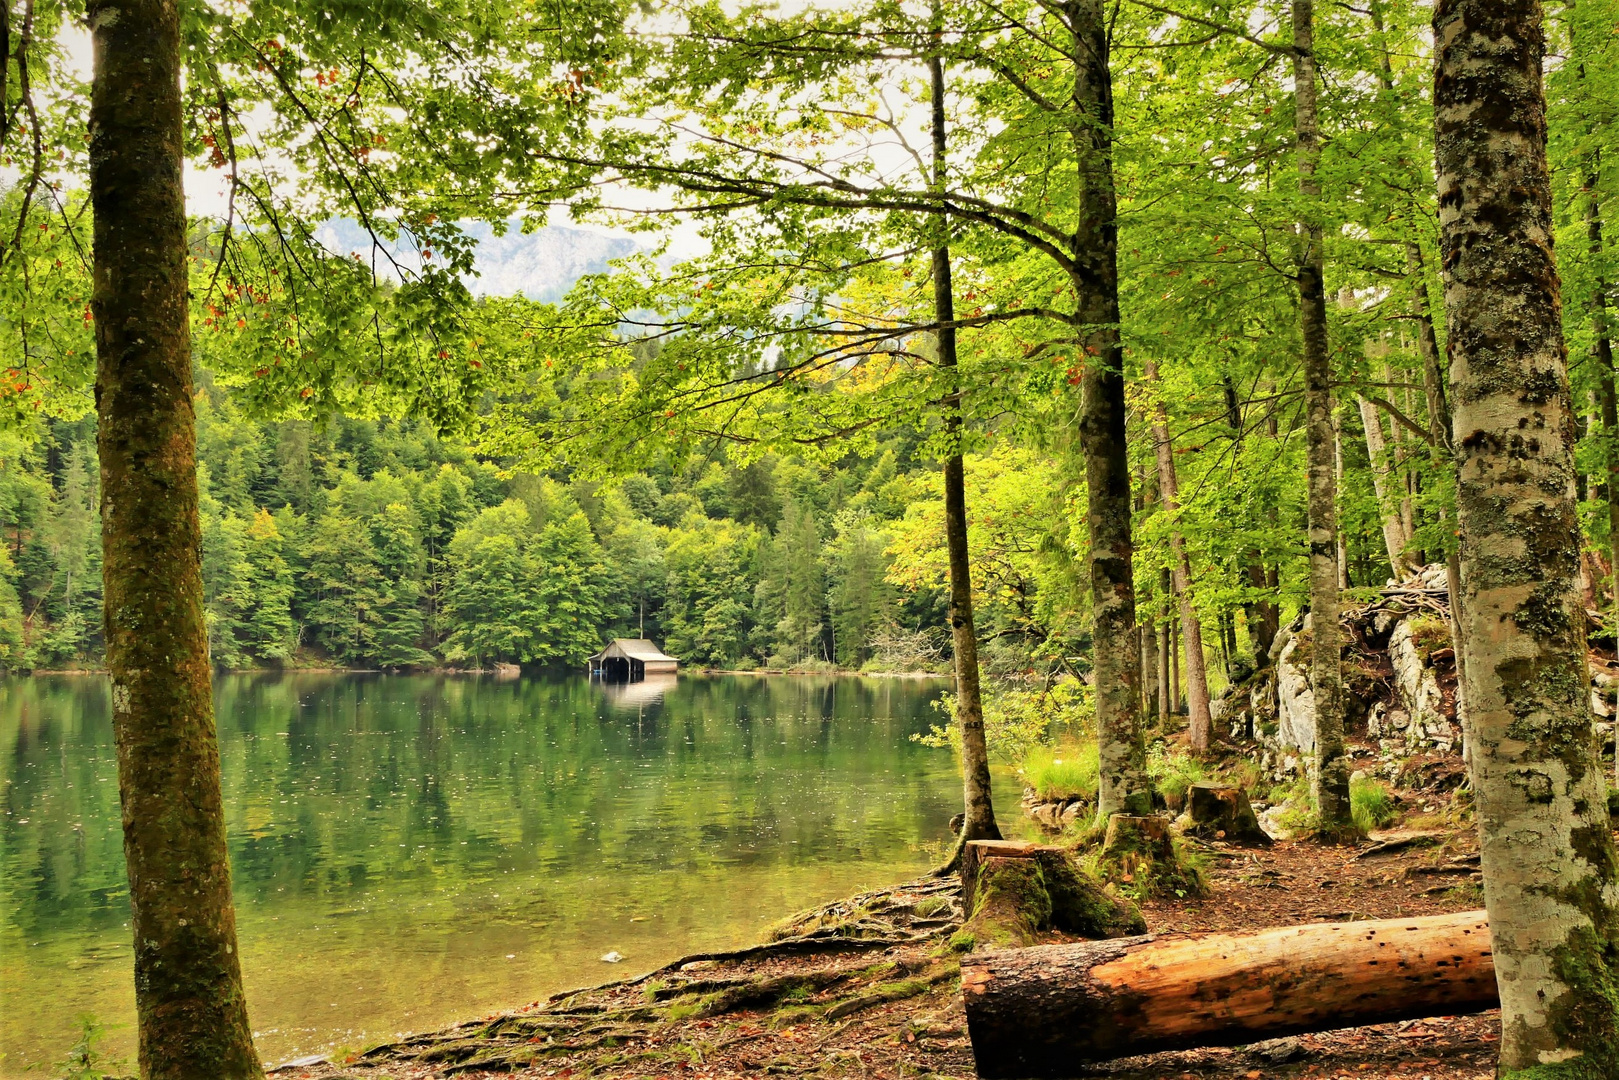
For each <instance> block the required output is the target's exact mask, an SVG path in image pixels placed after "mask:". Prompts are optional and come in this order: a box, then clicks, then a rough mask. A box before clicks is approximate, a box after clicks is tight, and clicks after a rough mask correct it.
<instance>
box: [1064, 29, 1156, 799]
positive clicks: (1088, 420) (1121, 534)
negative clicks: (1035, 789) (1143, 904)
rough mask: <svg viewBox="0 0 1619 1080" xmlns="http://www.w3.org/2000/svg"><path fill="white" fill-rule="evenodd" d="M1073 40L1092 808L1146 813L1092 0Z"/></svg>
mask: <svg viewBox="0 0 1619 1080" xmlns="http://www.w3.org/2000/svg"><path fill="white" fill-rule="evenodd" d="M1066 14H1067V17H1068V19H1069V23H1070V26H1069V29H1070V32H1071V33H1072V35H1073V49H1072V52H1071V54H1070V55H1071V56H1072V57H1073V75H1074V87H1073V112H1074V114H1075V115H1074V122H1073V125H1072V126H1071V127H1070V129H1069V137H1070V139H1071V141H1072V143H1073V146H1074V152H1075V158H1076V161H1075V165H1076V167H1077V169H1078V172H1079V175H1080V178H1081V180H1080V184H1079V190H1080V195H1079V198H1078V205H1077V206H1076V207H1075V209H1076V211H1077V214H1076V218H1077V226H1076V228H1075V233H1074V241H1073V245H1072V252H1073V262H1074V266H1073V269H1072V270H1071V272H1070V274H1069V280H1070V281H1071V283H1072V285H1073V288H1074V295H1075V300H1076V304H1075V307H1076V311H1075V314H1077V315H1078V317H1079V321H1080V323H1081V325H1082V326H1084V327H1085V328H1086V329H1085V330H1083V331H1082V332H1081V335H1080V340H1079V342H1078V344H1079V346H1080V350H1081V356H1082V358H1083V360H1084V364H1085V374H1084V377H1083V378H1082V379H1081V382H1080V408H1079V442H1080V447H1081V449H1082V450H1083V452H1084V455H1085V482H1086V485H1087V487H1088V489H1089V503H1088V507H1087V513H1086V522H1087V525H1088V526H1089V530H1090V572H1091V613H1092V617H1093V619H1094V623H1093V630H1092V655H1093V657H1094V662H1095V671H1096V741H1097V748H1098V750H1099V752H1100V755H1101V777H1100V785H1099V791H1098V794H1097V800H1096V801H1097V813H1098V816H1099V817H1100V818H1101V819H1102V820H1104V821H1105V820H1106V819H1107V818H1108V816H1109V815H1112V814H1119V813H1128V814H1145V813H1148V812H1150V810H1151V808H1152V787H1151V784H1150V782H1149V781H1148V779H1147V770H1146V764H1147V753H1146V747H1145V745H1144V743H1143V740H1142V731H1141V713H1140V711H1139V709H1138V708H1137V702H1138V701H1139V700H1140V693H1139V691H1138V686H1139V684H1140V681H1141V672H1140V669H1139V667H1138V659H1137V656H1136V647H1135V626H1136V594H1135V567H1134V556H1135V548H1134V544H1133V540H1132V537H1131V533H1130V454H1129V445H1128V443H1126V441H1125V428H1124V418H1125V408H1126V406H1125V400H1124V370H1123V361H1124V356H1123V351H1122V350H1121V348H1120V346H1119V269H1118V221H1117V218H1118V205H1117V200H1116V196H1115V193H1114V189H1113V156H1112V155H1113V144H1112V130H1113V82H1112V75H1111V72H1110V69H1109V67H1108V34H1107V20H1106V17H1105V12H1104V9H1103V5H1102V2H1101V0H1074V2H1073V3H1070V4H1069V5H1067V8H1066Z"/></svg>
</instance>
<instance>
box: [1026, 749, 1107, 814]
mask: <svg viewBox="0 0 1619 1080" xmlns="http://www.w3.org/2000/svg"><path fill="white" fill-rule="evenodd" d="M1020 771H1021V772H1022V773H1023V782H1024V783H1026V784H1028V785H1029V786H1030V787H1031V788H1033V789H1034V793H1035V794H1036V795H1038V796H1039V797H1040V798H1041V799H1044V800H1046V801H1048V802H1050V801H1054V800H1057V799H1067V798H1072V797H1074V796H1076V795H1077V796H1079V797H1080V798H1082V799H1087V800H1091V801H1094V800H1095V799H1096V789H1097V783H1098V779H1097V778H1098V776H1099V775H1100V773H1101V760H1100V758H1099V757H1098V755H1097V751H1096V744H1095V743H1071V744H1068V745H1066V746H1057V747H1052V746H1032V747H1030V748H1029V749H1028V751H1026V752H1025V753H1024V755H1023V767H1022V769H1021V770H1020Z"/></svg>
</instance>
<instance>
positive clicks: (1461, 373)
mask: <svg viewBox="0 0 1619 1080" xmlns="http://www.w3.org/2000/svg"><path fill="white" fill-rule="evenodd" d="M1542 19H1543V13H1542V11H1541V8H1540V6H1539V4H1538V3H1535V2H1534V0H1440V2H1439V3H1438V4H1437V5H1436V7H1435V9H1434V39H1435V43H1436V53H1437V56H1436V64H1435V81H1434V112H1435V136H1436V138H1435V147H1436V161H1437V165H1438V179H1439V218H1440V229H1441V267H1442V270H1443V273H1444V287H1445V307H1446V311H1447V313H1448V315H1449V335H1448V340H1447V343H1446V348H1447V352H1448V356H1449V361H1450V373H1451V386H1452V390H1453V396H1454V402H1455V408H1454V413H1453V425H1454V435H1455V447H1456V458H1457V461H1456V467H1457V507H1458V521H1459V525H1460V531H1461V548H1460V555H1459V564H1460V578H1461V589H1460V594H1461V595H1460V600H1461V603H1460V605H1459V608H1460V618H1459V619H1458V620H1457V626H1458V636H1459V638H1460V640H1461V645H1462V649H1461V655H1460V660H1461V661H1462V663H1461V670H1462V673H1463V680H1464V692H1465V696H1466V700H1467V710H1466V713H1465V717H1464V720H1465V724H1466V732H1467V741H1468V745H1469V747H1470V764H1471V767H1472V771H1473V787H1474V791H1475V794H1476V797H1477V800H1478V816H1479V832H1480V847H1481V856H1482V864H1483V870H1484V898H1485V906H1486V908H1487V909H1488V911H1489V916H1490V926H1491V935H1492V938H1493V940H1494V953H1495V968H1496V976H1497V981H1498V983H1499V985H1500V993H1501V1006H1502V1039H1501V1070H1502V1075H1503V1076H1509V1077H1521V1078H1526V1080H1527V1078H1534V1080H1553V1078H1556V1080H1586V1078H1594V1077H1604V1078H1607V1077H1612V1076H1616V1075H1619V1036H1616V1033H1615V1032H1616V1026H1619V859H1616V856H1615V852H1614V845H1613V840H1612V834H1611V832H1610V831H1609V819H1608V808H1607V799H1606V783H1605V779H1604V777H1603V775H1602V772H1601V770H1600V768H1599V766H1598V758H1597V755H1596V746H1595V741H1594V738H1593V736H1592V732H1591V717H1590V712H1589V704H1588V702H1587V700H1586V686H1587V680H1588V678H1589V675H1588V673H1587V671H1586V669H1585V655H1586V643H1585V630H1584V626H1585V621H1584V615H1583V612H1582V611H1581V599H1580V582H1579V573H1580V565H1579V559H1580V548H1579V534H1578V522H1577V519H1576V515H1575V504H1574V462H1573V456H1572V450H1573V442H1574V439H1575V424H1574V412H1573V405H1572V401H1571V399H1570V395H1569V387H1568V376H1567V357H1566V351H1565V346H1564V342H1563V336H1562V323H1561V310H1560V297H1559V282H1558V277H1557V268H1556V263H1555V259H1554V256H1553V251H1552V227H1551V185H1550V178H1549V175H1548V172H1547V166H1546V153H1545V140H1546V114H1545V98H1544V94H1543V91H1542V86H1541V67H1542V61H1543V59H1544V54H1545V41H1544V37H1543V28H1542Z"/></svg>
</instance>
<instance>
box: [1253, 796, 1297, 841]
mask: <svg viewBox="0 0 1619 1080" xmlns="http://www.w3.org/2000/svg"><path fill="white" fill-rule="evenodd" d="M1285 813H1287V804H1286V803H1281V804H1279V805H1276V806H1272V807H1268V808H1267V809H1266V810H1265V812H1264V813H1262V814H1260V815H1258V816H1259V827H1260V828H1261V829H1263V830H1265V834H1266V835H1267V836H1270V837H1271V838H1272V839H1275V840H1291V839H1293V838H1294V836H1296V835H1297V834H1296V833H1294V831H1293V830H1292V829H1289V828H1288V827H1287V826H1285V825H1283V824H1282V815H1283V814H1285Z"/></svg>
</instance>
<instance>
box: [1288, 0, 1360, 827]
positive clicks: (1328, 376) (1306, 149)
mask: <svg viewBox="0 0 1619 1080" xmlns="http://www.w3.org/2000/svg"><path fill="white" fill-rule="evenodd" d="M1316 80H1317V73H1316V63H1315V4H1314V0H1293V111H1294V128H1295V133H1296V135H1297V139H1298V168H1299V193H1300V195H1302V196H1303V201H1304V205H1305V212H1306V220H1305V221H1304V222H1302V223H1301V224H1300V226H1299V237H1298V256H1297V274H1298V285H1299V330H1300V336H1301V337H1302V339H1303V342H1304V410H1305V443H1306V446H1307V453H1308V458H1309V469H1310V474H1309V492H1308V503H1307V507H1308V515H1309V539H1310V612H1311V615H1312V619H1311V626H1312V629H1311V640H1312V645H1311V650H1310V651H1311V657H1310V683H1311V685H1312V687H1313V688H1314V690H1315V747H1316V770H1315V801H1316V810H1317V812H1318V813H1319V815H1320V818H1321V831H1322V833H1323V835H1325V836H1327V837H1329V838H1331V837H1334V836H1338V835H1343V834H1348V833H1351V832H1353V830H1354V819H1353V818H1352V817H1351V816H1350V812H1349V757H1348V755H1347V754H1346V753H1345V750H1344V715H1343V693H1344V692H1343V673H1342V668H1341V656H1340V653H1341V650H1342V645H1341V638H1342V632H1341V630H1340V628H1339V626H1338V583H1339V568H1338V484H1337V453H1336V445H1337V437H1336V434H1335V431H1334V425H1333V422H1332V357H1331V355H1330V354H1329V353H1328V351H1327V291H1326V280H1325V279H1326V256H1325V253H1324V251H1323V249H1322V242H1321V224H1320V221H1319V219H1318V215H1317V213H1316V210H1315V202H1316V200H1318V199H1319V198H1320V197H1321V184H1320V181H1318V180H1317V179H1316V175H1315V171H1316V165H1317V162H1318V159H1319V157H1320V153H1321V149H1320V143H1321V137H1320V128H1319V123H1318V121H1317V117H1316Z"/></svg>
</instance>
